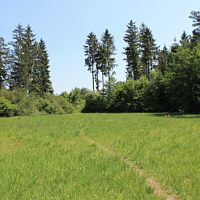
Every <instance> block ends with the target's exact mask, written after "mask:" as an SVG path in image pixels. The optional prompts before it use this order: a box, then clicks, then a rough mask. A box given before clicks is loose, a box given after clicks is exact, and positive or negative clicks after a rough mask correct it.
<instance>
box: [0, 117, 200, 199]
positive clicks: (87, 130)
mask: <svg viewBox="0 0 200 200" xmlns="http://www.w3.org/2000/svg"><path fill="white" fill-rule="evenodd" d="M0 127H1V129H0V197H1V198H2V199H12V200H13V199H160V198H159V197H157V195H155V194H154V190H153V189H152V188H150V187H148V186H147V185H146V183H145V178H144V177H140V176H139V175H138V173H136V172H135V170H134V169H133V168H131V167H130V166H129V165H127V163H126V162H124V161H123V159H128V160H129V161H131V162H132V163H133V164H135V165H136V166H137V167H138V168H141V169H144V170H145V171H146V172H147V173H148V174H149V175H150V176H151V177H152V178H154V179H155V180H157V181H158V182H160V184H161V185H162V186H163V187H164V188H167V189H169V190H170V191H171V192H173V193H175V194H178V195H179V196H180V198H181V199H200V189H199V185H200V183H199V180H200V171H199V166H200V157H199V155H200V148H199V144H200V135H199V130H200V117H199V116H198V115H183V116H181V115H174V116H170V118H167V117H165V116H164V114H160V115H159V114H72V115H52V116H33V117H15V118H0ZM85 136H87V137H88V138H91V139H92V140H93V141H95V143H90V142H88V141H87V140H86V139H85ZM97 143H98V144H100V145H103V146H105V147H107V148H108V149H109V151H110V152H113V153H112V154H110V153H109V152H108V151H107V152H106V151H104V150H103V149H101V148H99V147H98V145H97ZM121 158H123V159H121Z"/></svg>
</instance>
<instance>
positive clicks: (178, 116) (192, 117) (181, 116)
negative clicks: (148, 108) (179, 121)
mask: <svg viewBox="0 0 200 200" xmlns="http://www.w3.org/2000/svg"><path fill="white" fill-rule="evenodd" d="M151 115H152V116H154V117H166V118H167V117H169V116H170V117H172V118H187V119H195V118H200V114H180V113H151Z"/></svg>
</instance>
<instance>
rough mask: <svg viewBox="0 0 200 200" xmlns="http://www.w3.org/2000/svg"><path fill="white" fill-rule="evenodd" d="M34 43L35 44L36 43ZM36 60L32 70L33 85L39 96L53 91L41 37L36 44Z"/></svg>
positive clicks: (46, 54)
mask: <svg viewBox="0 0 200 200" xmlns="http://www.w3.org/2000/svg"><path fill="white" fill-rule="evenodd" d="M35 45H37V43H36V44H35ZM37 62H38V65H35V69H34V70H33V71H34V75H33V83H32V85H33V87H34V88H36V92H39V93H40V94H41V96H42V95H44V94H46V93H53V88H52V84H51V80H50V71H49V67H50V66H49V60H48V53H47V50H46V45H45V42H44V41H43V40H42V39H41V40H40V42H39V44H38V52H37Z"/></svg>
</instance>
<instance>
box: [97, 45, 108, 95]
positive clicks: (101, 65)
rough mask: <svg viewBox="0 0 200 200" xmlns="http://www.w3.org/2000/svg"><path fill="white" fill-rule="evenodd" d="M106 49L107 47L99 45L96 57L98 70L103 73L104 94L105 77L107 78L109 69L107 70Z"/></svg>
mask: <svg viewBox="0 0 200 200" xmlns="http://www.w3.org/2000/svg"><path fill="white" fill-rule="evenodd" d="M105 55H106V49H105V47H104V46H103V45H102V44H101V43H99V45H98V50H97V54H96V56H95V60H96V66H97V67H96V68H97V70H98V71H100V72H101V76H102V80H101V82H102V89H103V93H104V76H107V68H106V66H107V65H106V64H107V63H106V61H107V59H106V56H105Z"/></svg>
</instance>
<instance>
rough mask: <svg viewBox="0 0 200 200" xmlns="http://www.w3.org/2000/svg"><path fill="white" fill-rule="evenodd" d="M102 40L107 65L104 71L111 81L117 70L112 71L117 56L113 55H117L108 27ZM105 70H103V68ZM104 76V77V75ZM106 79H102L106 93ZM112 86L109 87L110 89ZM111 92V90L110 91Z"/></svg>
mask: <svg viewBox="0 0 200 200" xmlns="http://www.w3.org/2000/svg"><path fill="white" fill-rule="evenodd" d="M101 42H102V46H103V48H102V50H103V52H104V58H105V63H106V64H105V67H104V73H102V74H105V75H107V76H108V82H109V81H110V75H113V74H114V73H115V72H112V70H113V68H114V67H115V66H116V64H114V63H115V58H112V55H115V51H116V48H115V44H114V37H113V36H112V35H111V34H110V33H109V31H108V29H106V30H105V32H104V33H103V35H102V37H101ZM102 71H103V70H102ZM102 78H103V77H102ZM103 81H104V79H102V83H103V93H104V82H103ZM110 89H111V88H109V91H110ZM109 94H110V92H109ZM108 101H110V98H109V97H108Z"/></svg>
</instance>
